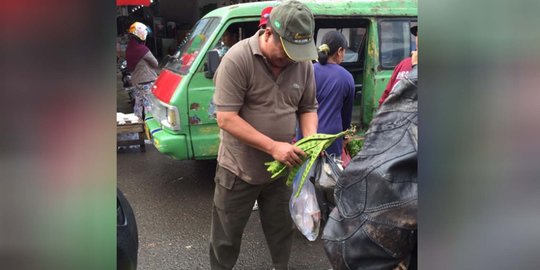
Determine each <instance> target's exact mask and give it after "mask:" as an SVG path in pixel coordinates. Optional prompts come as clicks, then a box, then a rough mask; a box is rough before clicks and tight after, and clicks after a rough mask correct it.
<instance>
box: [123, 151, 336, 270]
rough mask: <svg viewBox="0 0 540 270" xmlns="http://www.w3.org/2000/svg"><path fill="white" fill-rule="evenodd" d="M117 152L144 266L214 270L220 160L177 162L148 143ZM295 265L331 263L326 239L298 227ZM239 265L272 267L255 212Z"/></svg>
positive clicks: (314, 268) (319, 267) (320, 267)
mask: <svg viewBox="0 0 540 270" xmlns="http://www.w3.org/2000/svg"><path fill="white" fill-rule="evenodd" d="M146 149H147V152H146V153H140V152H138V150H135V149H128V150H124V151H123V152H119V153H118V154H117V158H118V162H117V164H118V165H117V170H118V172H117V174H118V186H119V187H120V189H121V190H122V191H123V192H124V193H125V195H126V197H127V198H128V200H129V201H130V203H131V205H132V207H133V209H134V211H135V216H136V219H137V224H138V229H139V264H138V265H139V267H138V269H139V270H156V269H159V270H164V269H209V268H210V267H209V263H208V238H209V234H210V219H211V212H210V209H211V205H212V195H213V190H214V182H213V177H214V170H215V161H176V160H172V159H169V158H167V157H165V156H164V155H162V154H160V153H159V152H158V151H157V150H156V149H155V148H154V147H153V146H151V145H147V148H146ZM291 266H292V267H293V269H302V270H326V269H330V268H331V266H330V264H329V263H328V259H327V258H326V255H325V254H324V251H323V248H322V241H320V240H317V241H315V242H309V241H308V240H307V239H305V237H304V236H303V235H301V234H300V233H299V232H298V231H296V234H295V237H294V242H293V252H292V255H291ZM235 269H249V270H252V269H271V260H270V254H269V251H268V249H267V247H266V241H265V239H264V235H263V232H262V228H261V226H260V222H259V215H258V212H257V211H254V212H253V214H252V215H251V218H250V220H249V222H248V224H247V226H246V230H245V232H244V238H243V240H242V249H241V252H240V257H239V258H238V262H237V264H236V268H235Z"/></svg>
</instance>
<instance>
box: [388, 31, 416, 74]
mask: <svg viewBox="0 0 540 270" xmlns="http://www.w3.org/2000/svg"><path fill="white" fill-rule="evenodd" d="M414 25H416V22H415V21H409V20H381V21H379V43H380V48H381V52H380V63H381V66H382V68H384V69H393V68H394V67H395V66H396V65H397V64H398V63H399V62H401V60H403V59H404V58H406V57H409V56H411V51H412V50H415V49H416V44H414V40H415V39H414V37H413V36H412V34H411V32H410V30H409V29H410V28H411V26H414Z"/></svg>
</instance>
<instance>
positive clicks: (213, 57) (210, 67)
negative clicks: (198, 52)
mask: <svg viewBox="0 0 540 270" xmlns="http://www.w3.org/2000/svg"><path fill="white" fill-rule="evenodd" d="M206 55H207V57H208V59H207V60H206V65H205V71H204V76H205V77H206V78H208V79H212V78H214V74H216V70H217V68H218V66H219V63H220V62H221V58H220V57H219V54H218V52H217V51H216V50H211V51H209V52H208V53H207V54H206Z"/></svg>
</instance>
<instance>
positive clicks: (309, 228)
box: [289, 161, 321, 241]
mask: <svg viewBox="0 0 540 270" xmlns="http://www.w3.org/2000/svg"><path fill="white" fill-rule="evenodd" d="M307 163H308V161H306V162H305V163H304V165H302V167H300V169H299V170H298V173H297V174H296V176H295V177H294V180H293V192H292V195H291V200H290V201H289V210H290V212H291V217H292V219H293V221H294V224H296V227H297V228H298V230H300V232H301V233H302V234H303V235H304V236H305V237H306V238H307V239H308V240H309V241H315V239H317V236H318V235H319V226H320V224H321V210H320V209H319V204H318V203H317V198H316V195H315V187H314V186H313V184H312V183H311V181H310V176H311V172H310V174H309V175H308V177H306V180H305V182H304V186H303V187H302V190H301V191H300V194H299V195H298V197H296V196H294V194H296V191H297V190H298V186H299V182H300V179H301V178H302V177H301V176H302V173H303V172H304V170H305V168H306V164H307ZM314 167H315V166H313V167H312V171H313V172H314V171H315V170H314Z"/></svg>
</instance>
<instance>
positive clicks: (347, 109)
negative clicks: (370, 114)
mask: <svg viewBox="0 0 540 270" xmlns="http://www.w3.org/2000/svg"><path fill="white" fill-rule="evenodd" d="M347 82H348V83H347V91H346V93H345V99H344V100H343V107H342V108H341V121H342V122H341V124H342V125H343V130H347V129H348V128H349V127H350V126H351V118H352V110H353V103H354V79H353V77H352V75H350V76H349V77H348V78H347Z"/></svg>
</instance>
